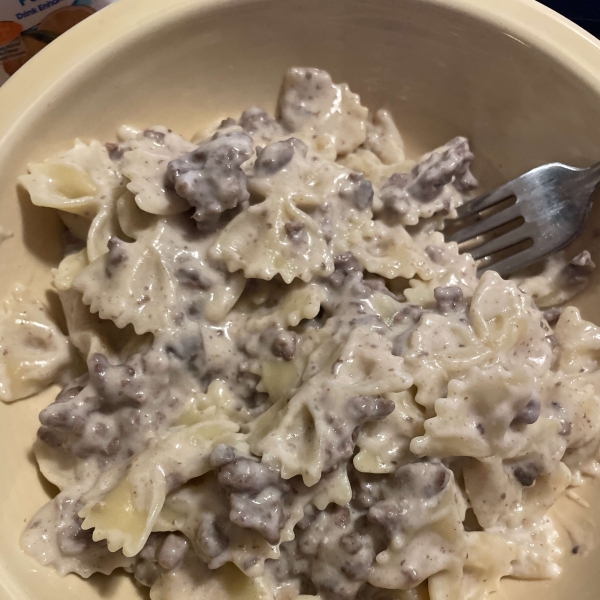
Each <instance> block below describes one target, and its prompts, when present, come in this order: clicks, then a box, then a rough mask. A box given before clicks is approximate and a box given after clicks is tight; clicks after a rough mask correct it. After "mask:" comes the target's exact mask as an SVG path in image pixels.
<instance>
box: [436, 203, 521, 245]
mask: <svg viewBox="0 0 600 600" xmlns="http://www.w3.org/2000/svg"><path fill="white" fill-rule="evenodd" d="M520 216H521V209H520V207H519V206H517V205H516V204H513V205H512V206H509V207H508V208H507V209H506V210H502V211H500V212H499V213H496V214H495V215H492V216H491V217H489V218H487V219H482V220H481V221H479V222H478V223H474V224H473V225H471V226H469V227H465V228H464V229H459V230H458V231H456V232H454V233H453V234H452V235H449V236H448V237H447V238H446V241H448V242H456V243H457V244H460V243H462V242H466V241H467V240H470V239H472V238H475V237H477V236H478V235H482V234H484V233H486V232H488V231H492V230H493V229H496V228H497V227H500V226H501V225H505V224H506V223H510V222H511V221H514V220H515V219H517V218H519V217H520Z"/></svg>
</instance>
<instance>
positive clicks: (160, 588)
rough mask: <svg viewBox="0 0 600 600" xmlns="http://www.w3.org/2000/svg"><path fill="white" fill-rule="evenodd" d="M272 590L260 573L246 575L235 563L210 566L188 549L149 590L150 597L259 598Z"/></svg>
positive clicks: (195, 599)
mask: <svg viewBox="0 0 600 600" xmlns="http://www.w3.org/2000/svg"><path fill="white" fill-rule="evenodd" d="M270 593H272V590H271V586H270V585H269V584H268V583H267V582H266V581H264V578H262V577H248V576H247V575H244V574H243V573H242V572H241V571H240V570H239V569H238V568H237V567H235V566H233V565H229V564H226V565H224V566H222V567H221V568H219V569H216V570H210V569H209V568H208V567H207V566H206V564H205V563H204V562H203V561H202V560H201V559H200V558H198V557H197V556H196V555H195V554H194V553H193V552H188V553H187V554H186V556H185V559H184V561H183V563H182V564H181V565H180V566H178V567H177V568H176V569H175V570H172V571H169V572H168V573H163V574H162V575H161V576H160V577H159V578H158V579H157V580H156V582H155V583H154V584H153V585H152V588H151V590H150V597H151V598H152V600H176V599H177V598H184V597H185V598H186V600H205V599H206V598H227V599H228V600H263V599H264V598H268V597H269V595H270Z"/></svg>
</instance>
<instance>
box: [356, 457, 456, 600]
mask: <svg viewBox="0 0 600 600" xmlns="http://www.w3.org/2000/svg"><path fill="white" fill-rule="evenodd" d="M463 516H464V513H463V508H462V504H461V502H460V501H459V499H458V490H457V487H456V484H455V482H454V476H453V475H452V472H451V471H449V470H448V469H446V468H445V467H444V466H443V465H442V464H439V463H430V462H422V463H413V464H408V465H405V466H403V467H400V468H399V469H398V470H397V471H396V473H395V474H394V475H393V477H392V478H391V480H390V481H388V482H385V483H383V484H382V493H381V500H379V501H378V502H376V503H375V504H373V505H372V506H371V507H370V508H369V511H368V518H369V520H370V521H372V522H375V523H377V524H379V525H380V526H381V527H383V529H384V531H385V537H386V541H387V548H386V549H385V550H383V551H382V552H380V553H379V554H378V555H377V557H376V559H375V562H374V564H373V568H372V570H371V572H370V573H369V576H368V581H369V583H371V584H372V585H375V586H377V587H383V588H386V589H404V590H407V589H410V588H413V587H415V586H416V585H418V584H419V583H420V582H421V581H423V580H425V579H426V578H428V577H430V576H431V575H433V574H435V573H439V572H441V571H453V570H460V569H461V567H462V565H463V564H464V561H465V558H466V542H465V532H464V528H463V525H462V520H463Z"/></svg>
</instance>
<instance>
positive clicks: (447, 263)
mask: <svg viewBox="0 0 600 600" xmlns="http://www.w3.org/2000/svg"><path fill="white" fill-rule="evenodd" d="M413 239H414V242H415V244H416V245H417V246H418V247H419V248H422V249H423V250H424V251H425V254H426V255H427V258H429V260H430V263H429V267H430V269H431V270H432V273H433V276H432V277H431V279H428V280H425V281H424V280H422V279H411V280H410V282H409V285H410V287H408V288H407V289H406V290H404V295H405V296H406V299H407V300H408V301H409V302H411V303H412V304H416V305H417V306H426V305H428V304H431V303H433V302H434V300H435V298H434V293H433V292H434V290H435V288H437V287H449V286H459V287H460V288H461V289H462V291H463V295H464V296H465V298H470V297H472V296H473V292H474V290H475V288H476V287H477V285H478V283H479V281H478V279H477V265H476V264H475V261H474V260H473V257H472V256H471V255H470V254H469V253H468V252H465V253H463V254H459V252H458V244H455V243H453V242H451V243H448V244H447V243H445V242H444V236H443V234H441V233H440V232H439V231H432V232H422V233H419V234H417V235H415V236H414V238H413Z"/></svg>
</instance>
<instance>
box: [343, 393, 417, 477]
mask: <svg viewBox="0 0 600 600" xmlns="http://www.w3.org/2000/svg"><path fill="white" fill-rule="evenodd" d="M387 398H389V399H390V400H392V401H393V402H394V404H395V408H394V411H393V412H392V414H391V415H389V416H388V417H387V418H385V419H384V420H383V421H376V422H373V423H366V424H365V425H364V426H363V428H362V429H361V430H360V432H359V434H358V437H357V439H356V445H357V447H358V448H359V449H360V451H359V452H358V454H357V455H356V456H355V457H354V466H355V467H356V469H357V470H358V471H360V472H362V473H393V472H394V471H395V470H396V469H397V468H398V467H399V466H401V465H403V464H406V463H409V462H411V461H412V460H413V455H412V453H411V452H410V449H409V446H410V441H411V440H412V439H413V438H415V437H417V436H419V435H422V434H423V420H424V418H423V413H422V412H421V410H420V408H419V407H418V406H417V404H416V403H415V401H414V399H413V397H412V394H411V393H410V392H408V391H407V392H399V393H390V394H387Z"/></svg>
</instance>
